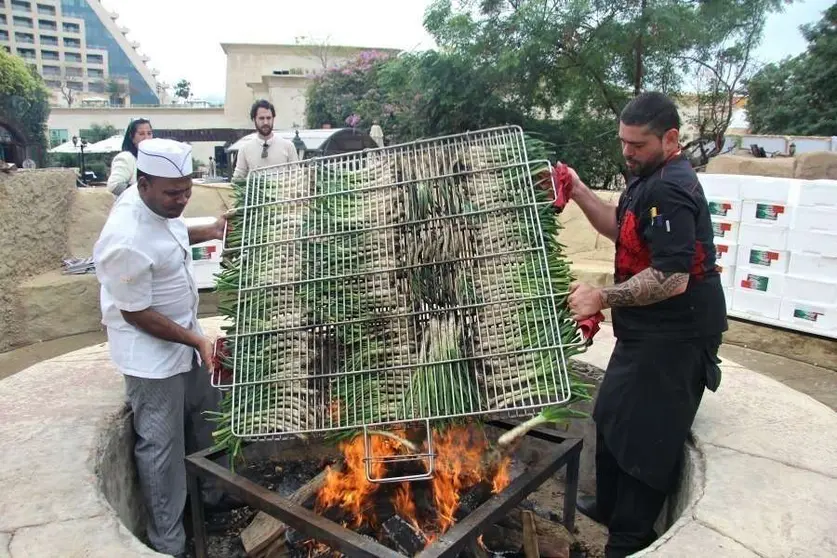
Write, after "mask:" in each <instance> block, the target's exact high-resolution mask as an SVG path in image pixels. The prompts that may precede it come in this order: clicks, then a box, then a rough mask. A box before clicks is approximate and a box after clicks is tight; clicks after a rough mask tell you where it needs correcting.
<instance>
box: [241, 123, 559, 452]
mask: <svg viewBox="0 0 837 558" xmlns="http://www.w3.org/2000/svg"><path fill="white" fill-rule="evenodd" d="M531 165H532V162H530V161H528V160H527V155H526V151H525V145H524V136H523V133H522V130H521V129H520V128H517V127H504V128H495V129H490V130H481V131H478V132H471V133H468V134H460V135H455V136H448V137H443V138H436V139H433V140H427V141H421V142H413V143H409V144H403V145H396V146H390V147H385V148H381V149H375V150H367V151H363V152H355V153H349V154H343V155H339V156H331V157H320V158H315V159H308V160H303V161H298V162H294V163H288V164H284V165H278V166H274V167H267V168H263V169H259V170H257V171H253V172H251V173H250V175H249V176H248V180H247V185H246V192H245V195H244V204H243V207H242V208H241V209H240V212H241V219H242V220H241V222H240V225H239V226H240V227H241V237H242V240H241V245H240V248H239V250H240V252H239V253H238V256H237V257H238V258H240V266H241V274H240V282H239V288H238V295H237V302H236V312H235V315H236V320H235V328H234V330H233V331H231V332H230V335H229V336H228V346H229V347H230V352H231V362H232V371H233V379H232V384H231V386H230V387H231V389H232V407H233V416H232V431H233V433H234V435H236V436H239V437H242V438H247V439H266V438H277V437H283V436H284V435H291V434H303V433H324V432H329V431H334V430H340V429H351V428H359V427H362V426H380V425H386V424H393V423H402V422H410V421H417V420H422V419H443V418H453V417H462V416H468V415H485V414H490V415H494V416H519V415H521V414H526V413H527V412H529V413H530V412H532V411H533V410H535V409H539V408H541V407H544V406H547V405H553V404H560V403H563V402H566V401H567V400H568V399H569V397H570V388H569V377H568V372H567V363H566V359H565V357H564V353H563V348H562V346H561V340H560V335H559V327H560V325H561V324H559V323H558V316H557V311H556V307H555V304H556V296H555V295H556V294H559V293H554V292H553V290H552V288H551V284H550V277H549V270H548V266H547V253H546V250H545V247H544V242H543V239H542V236H541V234H540V221H539V211H538V209H539V206H538V204H537V203H536V201H535V195H534V186H533V182H532V178H531Z"/></svg>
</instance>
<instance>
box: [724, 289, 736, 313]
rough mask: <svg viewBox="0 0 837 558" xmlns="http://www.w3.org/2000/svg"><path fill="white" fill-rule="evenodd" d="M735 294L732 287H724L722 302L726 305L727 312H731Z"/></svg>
mask: <svg viewBox="0 0 837 558" xmlns="http://www.w3.org/2000/svg"><path fill="white" fill-rule="evenodd" d="M734 294H735V289H733V288H732V287H724V300H725V301H726V303H727V312H729V311H730V310H732V298H733V296H734Z"/></svg>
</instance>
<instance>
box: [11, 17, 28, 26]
mask: <svg viewBox="0 0 837 558" xmlns="http://www.w3.org/2000/svg"><path fill="white" fill-rule="evenodd" d="M12 25H14V26H15V27H28V28H29V29H31V28H32V20H31V19H29V18H28V17H20V16H14V17H13V18H12Z"/></svg>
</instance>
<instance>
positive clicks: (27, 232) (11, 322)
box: [0, 169, 76, 351]
mask: <svg viewBox="0 0 837 558" xmlns="http://www.w3.org/2000/svg"><path fill="white" fill-rule="evenodd" d="M75 191H76V187H75V173H74V172H73V171H72V170H69V169H44V170H31V171H18V172H14V173H0V351H2V350H5V349H7V348H9V347H10V346H12V345H14V344H15V342H16V341H17V340H18V339H19V338H20V328H21V323H20V322H19V320H17V319H16V317H17V316H18V315H19V313H20V303H19V298H18V296H17V291H18V286H19V284H20V283H21V282H22V281H24V280H26V279H27V278H29V277H33V276H35V275H38V274H39V273H43V272H45V271H48V270H50V269H56V268H58V267H60V266H61V261H62V259H63V258H64V257H65V256H67V254H68V252H69V249H68V244H67V238H68V235H67V231H68V224H69V217H70V207H71V205H72V201H73V197H74V195H75Z"/></svg>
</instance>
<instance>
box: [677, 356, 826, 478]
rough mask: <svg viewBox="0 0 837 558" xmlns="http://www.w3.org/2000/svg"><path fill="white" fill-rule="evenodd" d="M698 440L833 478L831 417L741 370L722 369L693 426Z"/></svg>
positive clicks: (804, 399) (773, 382)
mask: <svg viewBox="0 0 837 558" xmlns="http://www.w3.org/2000/svg"><path fill="white" fill-rule="evenodd" d="M693 431H694V434H695V437H696V438H697V440H698V442H699V443H700V442H703V443H710V444H714V445H718V446H723V447H728V448H731V449H735V450H738V451H741V452H744V453H749V454H753V455H758V456H762V457H769V458H772V459H776V460H778V461H782V462H784V463H787V464H789V465H793V466H796V467H802V468H805V469H811V470H813V471H818V472H820V473H823V474H825V475H828V476H832V477H835V478H837V444H835V443H834V436H835V433H837V413H834V411H832V410H831V409H829V408H828V407H826V406H825V405H823V404H821V403H819V402H817V401H815V400H813V399H812V398H810V397H808V396H807V395H805V394H802V393H800V392H798V391H795V390H792V389H789V388H787V387H786V386H784V385H783V384H782V383H780V382H778V381H776V380H773V379H771V378H768V377H766V376H762V375H761V374H757V373H754V372H751V371H749V370H746V369H740V368H734V367H727V366H724V367H723V378H722V380H721V386H720V388H718V391H717V392H715V393H713V392H706V393H704V396H703V401H702V402H701V407H700V410H699V411H698V416H697V418H696V420H695V424H694V428H693Z"/></svg>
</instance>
